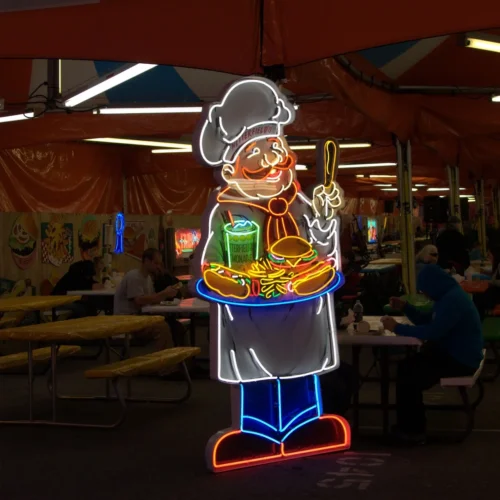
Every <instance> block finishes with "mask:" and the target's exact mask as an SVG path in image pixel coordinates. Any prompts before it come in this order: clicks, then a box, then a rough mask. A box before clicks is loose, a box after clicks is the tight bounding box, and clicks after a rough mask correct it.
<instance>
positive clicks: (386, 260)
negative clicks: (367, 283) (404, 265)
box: [370, 257, 402, 266]
mask: <svg viewBox="0 0 500 500" xmlns="http://www.w3.org/2000/svg"><path fill="white" fill-rule="evenodd" d="M401 262H402V260H401V257H385V258H383V259H375V260H372V261H370V264H382V265H383V264H393V265H395V266H400V265H401Z"/></svg>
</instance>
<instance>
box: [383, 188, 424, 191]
mask: <svg viewBox="0 0 500 500" xmlns="http://www.w3.org/2000/svg"><path fill="white" fill-rule="evenodd" d="M397 190H398V188H383V189H381V190H380V191H397ZM411 190H412V191H413V192H415V191H418V189H417V188H411Z"/></svg>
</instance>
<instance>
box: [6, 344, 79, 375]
mask: <svg viewBox="0 0 500 500" xmlns="http://www.w3.org/2000/svg"><path fill="white" fill-rule="evenodd" d="M80 350H81V348H80V347H79V346H77V345H62V346H60V347H59V349H58V351H57V356H58V357H59V358H67V357H69V356H72V355H73V354H76V353H77V352H79V351H80ZM49 360H50V347H43V348H42V349H34V350H33V362H34V363H42V362H45V361H49ZM22 366H28V353H27V352H18V353H16V354H9V355H7V356H1V357H0V372H1V371H4V370H9V369H11V368H19V367H22Z"/></svg>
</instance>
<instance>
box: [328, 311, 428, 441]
mask: <svg viewBox="0 0 500 500" xmlns="http://www.w3.org/2000/svg"><path fill="white" fill-rule="evenodd" d="M380 319H381V318H380V317H379V316H365V317H364V318H363V320H364V321H367V322H368V323H369V324H370V332H372V333H369V334H357V333H356V332H355V331H354V330H353V327H352V325H350V328H349V329H348V330H347V331H345V330H344V331H340V332H339V334H338V343H339V345H343V346H350V347H351V351H352V366H353V368H354V370H355V371H356V373H357V374H358V375H359V373H360V369H359V366H360V363H359V358H360V355H361V350H362V348H363V347H372V348H373V347H377V348H379V350H380V360H379V362H380V405H377V407H378V408H381V410H382V415H383V433H384V436H387V435H388V434H389V409H390V404H389V385H390V376H389V364H390V359H389V354H390V348H393V347H396V346H399V347H407V348H409V349H414V348H418V347H420V346H421V345H422V342H421V341H420V340H419V339H416V338H413V337H399V336H397V335H395V334H394V333H390V332H387V331H386V332H385V333H384V334H383V335H379V334H378V332H379V327H380V326H381V322H380ZM394 319H395V320H396V321H397V322H398V323H402V324H411V323H410V321H409V320H408V318H406V317H395V318H394ZM362 407H364V408H373V405H368V404H361V403H360V402H359V392H358V391H356V392H355V394H354V397H353V425H352V429H353V433H354V434H356V433H357V432H358V429H359V410H360V408H362Z"/></svg>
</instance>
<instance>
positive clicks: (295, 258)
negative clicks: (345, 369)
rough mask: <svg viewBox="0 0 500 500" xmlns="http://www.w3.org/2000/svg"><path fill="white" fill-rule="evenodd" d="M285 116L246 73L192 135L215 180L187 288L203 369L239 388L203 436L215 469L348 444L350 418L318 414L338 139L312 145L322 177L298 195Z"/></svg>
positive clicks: (337, 198) (329, 340) (334, 358)
mask: <svg viewBox="0 0 500 500" xmlns="http://www.w3.org/2000/svg"><path fill="white" fill-rule="evenodd" d="M294 117H295V110H294V108H293V106H292V105H291V104H290V103H289V102H288V101H287V99H286V97H285V96H284V95H283V94H282V93H281V92H280V91H279V90H278V88H277V87H276V86H275V85H274V84H273V83H272V82H270V81H268V80H265V79H263V78H246V79H243V80H240V81H237V82H235V83H233V84H232V85H231V86H230V87H229V88H228V90H227V91H226V92H225V94H224V95H223V97H222V98H221V100H220V101H219V102H216V103H214V104H211V105H210V106H209V107H208V108H207V109H205V111H204V114H203V115H202V119H201V122H200V125H199V129H198V133H197V135H196V136H195V140H194V143H193V151H194V152H195V154H197V156H198V158H199V160H200V162H201V163H203V164H205V165H207V166H210V167H212V168H216V169H217V173H218V176H219V179H220V183H221V187H220V188H219V189H217V190H216V191H215V192H214V193H213V195H212V198H211V200H210V201H209V205H208V207H207V210H206V212H205V224H204V227H203V230H202V238H201V242H200V248H199V251H198V252H197V258H198V259H199V262H198V265H197V266H196V268H197V269H198V277H197V279H196V281H195V288H196V292H197V294H198V295H199V296H200V297H202V298H204V299H205V300H209V301H210V302H211V303H212V309H211V345H212V347H213V352H212V356H211V359H212V366H211V369H212V377H213V378H215V379H217V380H219V381H221V382H224V383H227V384H233V385H234V386H235V387H239V391H238V397H237V399H238V401H233V403H237V404H233V406H234V407H237V408H238V411H237V412H235V416H234V421H233V425H232V428H230V429H226V430H223V431H220V432H218V433H216V434H215V435H214V436H213V437H212V438H211V439H210V441H209V443H208V445H207V465H208V467H209V468H210V469H211V470H213V471H215V472H222V471H226V470H231V469H235V468H240V467H247V466H251V465H260V464H265V463H268V462H273V461H279V460H284V459H289V458H295V457H299V456H307V455H314V454H317V453H326V452H332V451H337V450H344V449H347V448H348V447H349V445H350V430H349V425H348V424H347V422H346V421H345V420H344V419H343V418H342V417H339V416H336V415H325V414H323V411H322V404H321V393H320V388H319V387H320V386H319V383H320V382H319V375H321V374H322V373H325V372H328V371H331V370H334V369H336V368H337V366H338V363H339V357H338V346H337V339H336V331H335V318H334V304H333V292H334V291H335V290H336V289H337V288H339V287H340V286H341V285H342V284H343V276H342V273H341V270H340V268H339V266H340V253H339V247H338V224H339V223H338V219H337V217H336V212H337V210H338V209H339V208H340V207H341V204H342V191H341V189H340V188H339V187H338V185H337V184H336V182H335V174H336V169H337V165H338V145H337V143H336V142H335V141H334V140H332V139H328V140H325V141H321V142H320V143H319V144H318V152H317V155H318V165H319V169H318V170H319V179H318V180H319V184H318V186H317V187H316V188H315V190H314V194H313V198H312V199H309V198H307V197H306V196H305V195H304V193H303V192H302V190H301V187H300V185H299V183H298V181H297V178H296V173H295V164H296V156H295V154H294V153H293V151H292V150H291V149H290V147H289V146H288V144H287V142H286V139H285V137H284V135H283V127H284V126H285V125H287V124H289V123H291V122H292V121H293V120H294ZM233 393H234V391H233ZM235 397H236V396H235Z"/></svg>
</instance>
